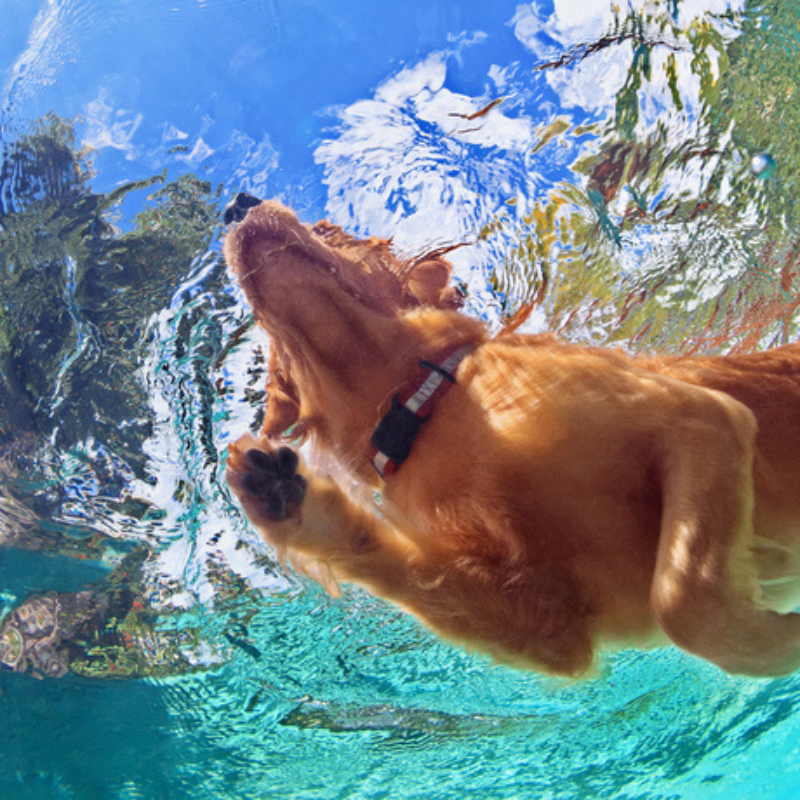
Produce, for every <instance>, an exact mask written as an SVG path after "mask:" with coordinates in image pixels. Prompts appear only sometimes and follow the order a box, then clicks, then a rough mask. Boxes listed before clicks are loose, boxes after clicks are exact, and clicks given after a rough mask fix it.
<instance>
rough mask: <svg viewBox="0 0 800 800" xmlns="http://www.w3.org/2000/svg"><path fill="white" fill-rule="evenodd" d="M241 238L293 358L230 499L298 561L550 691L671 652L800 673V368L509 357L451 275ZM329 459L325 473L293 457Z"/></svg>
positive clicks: (316, 242)
mask: <svg viewBox="0 0 800 800" xmlns="http://www.w3.org/2000/svg"><path fill="white" fill-rule="evenodd" d="M226 222H228V223H229V226H228V232H227V235H226V239H225V257H226V260H227V263H228V264H229V266H230V267H231V269H232V270H233V272H234V273H235V275H236V277H237V278H238V281H239V282H240V284H241V286H242V288H243V290H244V292H245V294H246V296H247V298H248V300H249V303H250V305H251V306H252V308H253V312H254V314H255V319H256V321H257V322H258V324H260V325H261V326H262V327H263V328H264V330H265V331H266V332H267V334H268V335H269V338H270V347H271V351H270V361H269V380H268V387H267V388H268V401H267V408H266V417H265V420H264V424H263V428H262V431H261V436H260V438H258V439H256V438H255V437H253V436H249V435H248V436H245V437H244V438H243V439H241V440H240V441H238V442H236V443H235V444H234V445H232V446H231V448H230V451H229V455H228V462H227V463H228V467H227V469H228V472H227V477H228V481H229V484H230V486H231V488H232V490H233V492H234V493H235V494H236V495H237V497H238V499H239V501H240V502H241V505H242V507H243V509H244V511H245V513H246V514H247V516H248V517H249V518H250V520H251V521H252V523H253V524H254V525H255V526H256V527H257V528H258V530H259V531H260V532H261V533H262V534H263V536H264V538H265V539H266V540H267V542H269V543H270V544H271V545H273V546H274V547H275V548H276V549H277V552H278V555H279V556H280V557H281V558H282V559H284V558H288V559H290V560H291V563H292V564H293V565H294V566H295V568H297V569H299V570H302V571H305V572H307V573H308V574H310V575H312V576H314V577H315V578H316V579H317V580H319V581H320V582H321V583H322V584H323V585H324V586H325V587H326V588H327V589H328V590H329V591H332V592H334V593H335V592H336V590H337V589H338V581H353V582H356V583H358V584H361V585H363V586H365V587H367V588H368V589H369V590H370V591H372V592H374V593H376V594H378V595H380V596H381V597H385V598H387V599H388V600H390V601H393V602H394V603H397V604H398V605H400V606H401V607H403V608H404V609H406V610H408V611H409V612H411V613H412V614H414V615H415V616H416V617H418V618H419V619H420V620H422V621H423V622H424V623H425V624H426V625H428V626H429V627H430V628H432V629H433V630H434V631H437V632H438V633H439V634H441V635H442V636H444V637H446V638H447V639H450V640H452V641H454V642H457V643H460V644H462V645H464V646H466V647H468V648H470V649H473V650H480V651H483V652H485V653H488V654H490V655H491V656H492V657H493V658H494V659H496V660H498V661H501V662H505V663H509V664H512V665H516V666H521V667H526V668H530V669H534V670H538V671H541V672H545V673H549V674H554V675H563V676H571V677H574V676H580V675H585V674H588V673H590V672H591V671H592V668H593V666H594V665H595V664H596V659H597V654H598V652H601V651H603V650H609V649H619V648H627V647H652V646H660V645H663V644H668V643H669V642H670V641H671V642H673V643H675V644H677V645H678V646H679V647H681V648H683V649H684V650H686V651H688V652H690V653H694V654H696V655H697V656H699V657H701V658H704V659H707V660H708V661H711V662H713V663H714V664H717V665H718V666H719V667H721V668H722V669H723V670H726V671H728V672H731V673H742V674H747V675H764V676H770V675H783V674H786V673H789V672H791V671H793V670H795V669H797V668H798V667H799V666H800V615H798V614H796V613H789V612H790V610H791V609H792V608H793V607H794V605H795V603H796V602H797V601H798V599H800V592H799V591H798V590H799V589H800V570H798V568H797V564H798V559H797V553H798V548H799V547H800V345H790V346H787V347H782V348H777V349H774V350H771V351H768V352H764V353H759V354H755V355H743V356H733V357H683V358H681V357H664V358H632V357H629V356H627V355H625V354H623V353H621V352H616V351H613V350H606V349H600V348H594V347H582V346H576V345H572V344H566V343H563V342H560V341H558V340H556V339H555V338H554V337H552V336H549V335H520V334H515V333H501V334H500V335H497V336H494V337H492V336H490V335H489V334H488V332H487V330H486V329H485V326H484V325H483V324H482V323H481V322H480V321H478V320H476V319H473V318H470V317H469V316H467V315H465V314H463V313H461V312H459V311H458V306H459V299H460V296H459V294H458V292H456V291H455V290H454V289H453V288H449V287H448V282H449V279H450V267H449V265H448V263H447V262H446V261H445V260H444V258H443V257H442V254H441V253H433V254H430V255H428V256H425V257H422V258H419V259H417V260H411V261H399V260H397V259H395V258H394V257H393V256H392V253H391V251H390V248H389V245H388V243H387V242H385V241H383V240H379V239H368V240H365V241H359V240H356V239H354V238H352V237H350V236H348V235H347V234H346V233H344V232H343V231H342V230H341V229H340V228H337V227H335V226H333V225H331V224H329V223H327V222H320V223H318V224H316V225H314V226H306V225H303V224H301V223H300V222H299V221H298V219H297V217H296V216H295V215H294V214H293V213H292V212H291V211H289V210H288V209H287V208H285V207H284V206H282V205H280V204H279V203H277V202H271V201H265V202H261V201H259V200H257V199H256V198H253V197H251V196H249V195H246V194H241V195H239V196H238V197H237V198H236V200H235V201H234V202H233V203H231V205H230V206H229V207H228V209H227V211H226ZM306 439H308V440H310V441H311V443H312V445H313V446H312V448H311V450H312V453H313V456H314V460H315V462H316V461H319V465H318V466H317V467H315V468H314V469H309V468H308V467H307V466H306V465H305V464H304V463H303V462H302V460H300V458H299V456H298V455H297V454H296V453H295V452H294V451H293V450H292V449H290V448H289V447H287V446H286V444H287V443H288V442H299V441H301V440H306ZM333 464H337V465H338V467H336V468H334V467H333V466H332V465H333ZM376 498H379V499H378V500H376ZM376 504H377V508H376Z"/></svg>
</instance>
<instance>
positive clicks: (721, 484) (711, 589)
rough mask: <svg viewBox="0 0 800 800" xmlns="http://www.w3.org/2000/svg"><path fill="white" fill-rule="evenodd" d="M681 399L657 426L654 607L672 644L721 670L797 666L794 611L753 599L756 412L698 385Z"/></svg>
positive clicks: (776, 671)
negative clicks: (668, 420)
mask: <svg viewBox="0 0 800 800" xmlns="http://www.w3.org/2000/svg"><path fill="white" fill-rule="evenodd" d="M683 402H684V403H686V404H687V405H686V406H685V407H684V408H683V412H684V413H683V414H682V415H681V422H680V424H679V425H678V426H675V427H672V428H671V429H669V430H668V431H667V430H665V432H664V444H663V465H662V472H663V518H662V525H661V534H660V540H659V547H658V557H657V563H656V569H655V574H654V579H653V584H652V590H651V604H652V607H653V611H654V613H655V615H656V618H657V619H658V621H659V623H660V624H661V626H662V628H663V629H664V631H665V632H666V633H667V635H668V636H669V637H670V638H671V639H672V640H673V641H674V642H675V643H676V644H677V645H679V646H680V647H682V648H683V649H685V650H687V651H689V652H691V653H694V654H696V655H698V656H701V657H702V658H705V659H708V660H709V661H711V662H713V663H715V664H717V665H718V666H720V667H721V668H722V669H724V670H726V671H727V672H731V673H740V674H747V675H763V676H770V675H784V674H787V673H789V672H792V671H794V670H796V669H797V668H798V667H800V614H778V613H776V612H774V611H768V610H764V609H761V608H759V607H758V596H757V593H758V584H757V579H756V569H755V563H754V558H753V547H754V544H755V534H754V530H753V504H754V495H753V456H754V444H755V438H756V432H757V426H756V421H755V418H754V417H753V415H752V414H751V413H750V411H749V410H748V409H747V408H746V407H745V406H743V405H741V404H740V403H738V402H737V401H736V400H734V399H733V398H731V397H729V396H728V395H724V394H721V393H717V392H711V391H708V390H705V389H692V390H689V396H688V397H684V398H683Z"/></svg>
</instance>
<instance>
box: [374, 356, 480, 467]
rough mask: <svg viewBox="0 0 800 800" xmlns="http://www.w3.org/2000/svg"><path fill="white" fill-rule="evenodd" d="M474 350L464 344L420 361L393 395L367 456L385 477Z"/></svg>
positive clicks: (405, 453)
mask: <svg viewBox="0 0 800 800" xmlns="http://www.w3.org/2000/svg"><path fill="white" fill-rule="evenodd" d="M472 350H474V346H473V345H463V346H461V347H459V348H457V349H455V350H449V351H446V352H445V353H444V354H443V355H442V356H440V358H439V359H437V360H436V361H426V360H424V359H423V360H422V361H420V362H419V366H420V370H419V371H418V372H417V374H416V376H415V377H414V379H413V380H411V381H409V382H408V383H407V384H405V385H404V386H403V387H402V388H401V389H400V391H399V392H398V393H397V394H395V395H394V397H392V402H391V407H390V408H389V410H388V411H387V412H386V414H384V416H383V417H382V418H381V421H380V422H379V423H378V426H377V428H375V431H374V433H373V434H372V441H371V444H372V448H371V451H370V459H371V461H372V464H373V466H374V467H375V469H376V470H377V472H378V474H379V475H380V476H381V478H383V479H384V480H385V479H386V478H388V477H389V476H390V475H392V474H394V472H395V471H396V470H397V469H398V468H399V467H400V465H401V464H402V463H403V462H404V461H405V460H406V459H407V458H408V457H409V455H410V454H411V448H412V447H413V446H414V440H415V439H416V438H417V434H418V433H419V430H420V428H421V427H422V426H423V424H424V423H426V422H427V421H428V420H429V419H430V417H431V415H432V414H433V411H434V409H435V408H436V404H437V403H438V402H439V400H440V399H441V397H442V395H443V394H444V393H445V392H446V391H447V390H448V389H449V388H450V387H451V386H452V385H453V384H454V383H455V380H456V379H455V372H456V370H457V369H458V365H459V364H460V363H461V361H462V360H463V359H464V357H465V356H467V355H468V354H469V353H471V352H472Z"/></svg>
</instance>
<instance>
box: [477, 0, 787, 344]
mask: <svg viewBox="0 0 800 800" xmlns="http://www.w3.org/2000/svg"><path fill="white" fill-rule="evenodd" d="M681 7H682V4H681V3H680V1H679V0H675V1H674V2H654V3H649V4H647V6H646V7H645V8H644V9H643V10H641V11H630V12H628V13H627V14H625V15H624V16H618V18H617V22H616V25H615V28H614V29H613V30H612V31H610V32H609V33H608V34H606V35H604V36H603V37H602V38H601V39H600V40H598V42H595V43H590V44H588V45H585V46H583V47H581V48H578V49H576V50H574V51H570V53H568V54H567V56H568V57H567V56H565V57H562V58H561V59H559V60H557V61H554V62H552V63H550V64H548V65H545V66H544V68H546V69H567V68H569V67H570V65H571V64H573V63H574V62H575V61H577V60H581V59H584V58H587V57H591V55H592V54H593V53H594V52H596V51H597V50H599V49H606V48H609V47H616V46H621V45H622V44H623V43H626V46H630V47H631V48H632V57H631V60H630V65H629V68H628V76H627V80H626V82H625V84H624V86H623V88H622V90H621V91H620V92H619V94H618V96H617V100H616V108H615V111H614V113H613V115H612V116H611V118H609V119H607V120H605V121H603V122H596V123H592V124H589V125H584V126H583V127H580V126H576V125H573V124H572V121H571V120H569V119H568V118H565V117H561V118H560V119H558V120H556V122H555V123H550V124H549V125H547V126H543V127H542V128H541V129H540V131H539V136H540V141H542V142H547V141H548V140H549V139H550V138H551V137H552V136H553V135H554V134H553V128H554V127H557V128H558V130H559V134H558V135H565V136H570V135H571V136H574V137H578V136H583V135H586V134H587V133H589V134H591V135H593V136H595V137H597V141H598V146H597V147H596V148H595V149H594V150H593V151H592V152H590V154H589V155H586V154H585V153H584V154H583V155H582V156H581V158H580V159H579V160H578V161H576V162H575V163H574V164H573V165H572V172H573V176H574V177H573V179H572V180H570V181H568V182H563V183H561V184H559V185H556V186H554V187H553V188H551V189H550V191H549V192H548V193H547V195H546V196H545V197H544V198H543V199H542V200H541V201H539V202H538V203H537V205H536V207H535V208H534V210H533V212H532V213H531V214H529V215H528V216H527V217H526V218H525V221H524V222H525V225H524V227H523V228H522V229H521V230H520V231H519V234H518V238H519V241H520V243H521V244H520V249H519V252H516V253H512V254H511V257H510V258H509V260H508V261H507V263H506V264H505V265H503V266H502V267H501V268H499V269H498V270H497V272H496V274H495V276H494V282H495V285H496V287H497V288H498V290H499V291H501V292H503V293H504V294H506V295H507V296H508V298H509V300H508V304H509V311H508V316H509V321H510V324H511V325H515V324H516V323H518V322H519V321H521V320H523V319H524V318H525V317H526V316H527V314H528V313H530V311H531V310H532V309H533V308H534V307H537V308H539V309H540V310H541V311H543V312H544V314H545V317H546V324H547V326H548V327H550V328H551V329H556V330H559V331H561V333H562V334H563V335H566V336H568V337H575V338H583V339H586V338H590V339H596V340H599V341H617V342H620V343H625V344H626V346H628V347H630V348H632V349H654V348H667V349H671V350H673V351H682V352H694V351H698V350H716V351H720V350H721V351H725V350H730V349H740V350H746V349H752V348H755V347H763V346H768V345H771V344H776V343H780V342H786V341H789V340H790V339H792V338H793V337H794V336H795V334H796V322H795V312H796V309H797V306H798V300H797V297H798V295H797V279H796V278H797V276H796V272H797V270H796V258H797V250H798V224H799V223H800V218H799V217H798V214H799V213H800V211H799V210H798V206H797V204H796V202H795V198H794V187H795V185H796V183H797V181H798V178H800V152H799V151H798V146H800V137H799V135H798V130H800V129H799V128H798V125H797V123H798V111H797V104H796V103H793V102H792V97H793V94H794V93H795V92H796V87H797V86H798V80H799V79H800V74H799V73H798V70H800V67H799V66H798V64H800V61H798V59H797V55H798V52H797V51H798V44H797V42H798V37H797V21H796V10H793V9H792V7H791V4H789V3H786V2H779V1H778V0H769V1H767V2H757V3H751V4H749V5H748V7H747V9H746V11H745V12H744V13H742V14H738V13H733V12H729V13H727V14H724V15H706V16H704V17H700V18H696V19H693V20H691V21H690V22H689V23H688V24H685V25H684V27H680V26H679V25H678V23H677V21H676V20H677V19H678V17H679V11H680V9H681ZM692 84H694V85H695V86H698V87H699V90H698V91H699V98H698V99H699V102H697V103H696V104H695V105H693V106H692V105H691V103H688V102H687V101H686V96H687V92H688V91H689V89H688V88H687V87H691V86H692ZM654 97H657V99H658V104H660V105H661V106H662V107H660V108H659V109H658V111H657V113H655V114H654V113H653V105H654V100H653V98H654ZM513 224H514V223H512V222H511V217H510V215H507V216H503V215H501V216H500V217H499V218H498V220H497V222H496V223H495V225H494V227H495V229H496V228H497V227H498V226H499V227H501V228H507V227H508V226H509V225H513ZM492 234H493V230H492V227H491V226H490V227H489V228H487V230H485V231H484V236H491V235H492Z"/></svg>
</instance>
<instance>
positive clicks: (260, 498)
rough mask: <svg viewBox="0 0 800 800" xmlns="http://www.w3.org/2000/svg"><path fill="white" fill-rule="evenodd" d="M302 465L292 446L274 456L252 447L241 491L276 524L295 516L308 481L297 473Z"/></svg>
mask: <svg viewBox="0 0 800 800" xmlns="http://www.w3.org/2000/svg"><path fill="white" fill-rule="evenodd" d="M298 463H299V461H298V458H297V454H296V453H295V452H294V450H290V449H289V448H288V447H281V448H280V449H278V450H275V451H274V452H271V453H268V452H267V451H265V450H261V449H259V448H257V447H251V448H250V449H249V450H247V451H246V452H245V454H244V466H245V469H244V470H243V473H242V477H241V481H240V486H241V489H242V491H244V492H246V493H247V494H248V495H250V498H251V500H252V501H253V504H254V505H256V506H257V507H258V509H259V510H260V511H261V512H262V513H263V514H264V516H265V517H266V518H267V519H270V520H272V521H273V522H281V521H282V520H285V519H287V518H288V517H292V516H294V515H295V514H296V512H297V509H298V508H299V507H300V505H301V503H302V502H303V498H304V497H305V493H306V479H305V478H304V477H303V476H302V475H300V474H299V473H298V472H297V465H298Z"/></svg>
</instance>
